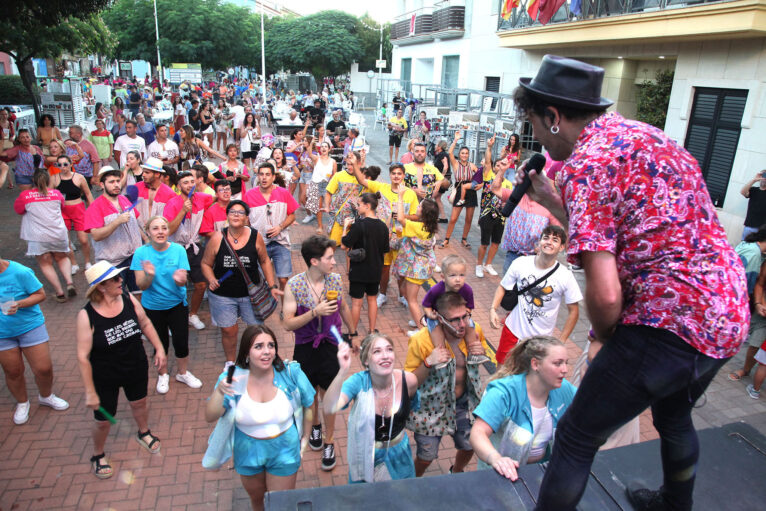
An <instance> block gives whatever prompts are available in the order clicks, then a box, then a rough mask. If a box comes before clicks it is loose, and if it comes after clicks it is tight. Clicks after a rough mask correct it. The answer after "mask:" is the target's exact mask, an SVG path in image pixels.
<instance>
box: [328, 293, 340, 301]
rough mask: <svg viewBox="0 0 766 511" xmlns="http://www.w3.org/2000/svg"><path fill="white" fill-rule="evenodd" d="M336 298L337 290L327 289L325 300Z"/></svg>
mask: <svg viewBox="0 0 766 511" xmlns="http://www.w3.org/2000/svg"><path fill="white" fill-rule="evenodd" d="M337 299H338V292H337V291H327V301H328V302H331V301H333V300H337Z"/></svg>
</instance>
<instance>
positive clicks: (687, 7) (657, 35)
mask: <svg viewBox="0 0 766 511" xmlns="http://www.w3.org/2000/svg"><path fill="white" fill-rule="evenodd" d="M528 1H530V0H521V2H520V6H519V7H518V8H516V9H514V10H513V13H512V15H511V17H510V19H508V20H504V19H503V18H502V17H500V16H498V20H499V21H498V29H497V30H498V37H499V38H500V45H501V46H505V47H511V48H521V49H526V50H535V49H537V50H545V49H555V48H562V47H571V46H588V45H604V44H607V45H609V44H636V43H644V42H648V41H651V42H659V43H667V42H682V41H691V40H705V39H708V40H709V39H721V38H728V39H737V38H747V37H764V36H766V0H582V9H581V12H580V13H578V14H577V15H575V14H573V13H572V12H571V11H570V5H569V3H565V4H564V5H562V6H561V8H560V9H559V10H558V11H557V12H556V14H555V15H554V16H553V18H552V19H551V21H550V23H549V24H548V25H545V26H543V25H540V23H538V22H537V21H532V20H530V18H529V15H528V14H527V10H526V9H527V6H526V4H527V2H528Z"/></svg>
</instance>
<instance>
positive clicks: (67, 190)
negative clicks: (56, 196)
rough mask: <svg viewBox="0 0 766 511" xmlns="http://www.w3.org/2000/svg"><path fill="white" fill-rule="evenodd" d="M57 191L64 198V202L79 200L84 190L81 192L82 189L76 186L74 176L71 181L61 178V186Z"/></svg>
mask: <svg viewBox="0 0 766 511" xmlns="http://www.w3.org/2000/svg"><path fill="white" fill-rule="evenodd" d="M56 190H58V191H60V192H61V194H62V195H63V196H64V200H75V199H79V198H80V194H82V190H80V188H78V187H77V185H76V184H74V176H72V177H71V178H70V179H64V178H63V177H62V178H60V180H59V185H58V186H57V187H56Z"/></svg>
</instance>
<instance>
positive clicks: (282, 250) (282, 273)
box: [266, 243, 293, 279]
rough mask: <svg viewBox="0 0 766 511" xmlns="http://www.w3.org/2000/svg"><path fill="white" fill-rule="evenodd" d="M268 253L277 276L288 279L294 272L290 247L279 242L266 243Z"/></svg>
mask: <svg viewBox="0 0 766 511" xmlns="http://www.w3.org/2000/svg"><path fill="white" fill-rule="evenodd" d="M266 253H267V254H269V259H271V263H272V264H273V265H274V273H276V275H277V278H283V279H286V278H288V277H290V276H292V274H293V261H292V257H291V256H290V249H289V248H287V247H285V246H284V245H280V244H279V243H269V244H268V245H266Z"/></svg>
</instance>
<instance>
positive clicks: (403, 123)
mask: <svg viewBox="0 0 766 511" xmlns="http://www.w3.org/2000/svg"><path fill="white" fill-rule="evenodd" d="M388 122H389V123H390V124H398V125H399V126H401V127H402V128H404V129H405V130H406V129H407V119H405V118H404V117H401V118H399V117H398V116H396V115H395V116H393V117H391V118H390V119H389V120H388ZM398 133H402V132H401V131H400V132H398Z"/></svg>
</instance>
